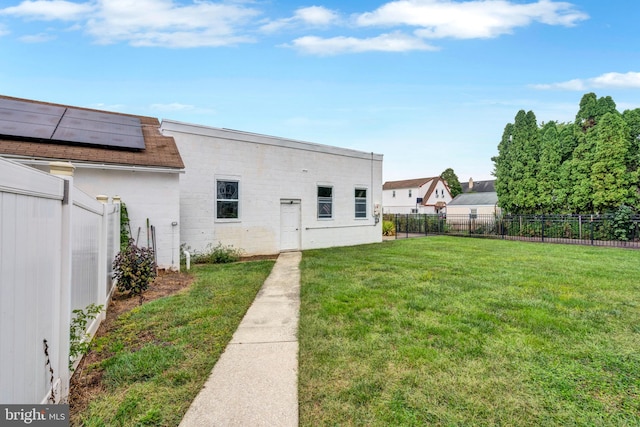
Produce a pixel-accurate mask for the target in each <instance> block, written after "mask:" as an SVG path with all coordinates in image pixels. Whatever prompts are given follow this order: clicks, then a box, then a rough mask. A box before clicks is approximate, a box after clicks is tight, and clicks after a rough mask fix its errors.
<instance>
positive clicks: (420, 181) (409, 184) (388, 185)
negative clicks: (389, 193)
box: [382, 177, 439, 190]
mask: <svg viewBox="0 0 640 427" xmlns="http://www.w3.org/2000/svg"><path fill="white" fill-rule="evenodd" d="M436 178H439V177H431V178H415V179H405V180H402V181H387V182H385V183H384V184H383V185H382V189H383V190H397V189H400V188H418V187H422V186H423V185H424V184H426V183H428V182H429V181H432V180H435V179H436Z"/></svg>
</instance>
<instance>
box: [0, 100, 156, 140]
mask: <svg viewBox="0 0 640 427" xmlns="http://www.w3.org/2000/svg"><path fill="white" fill-rule="evenodd" d="M0 135H5V136H11V137H25V138H33V139H38V140H40V141H42V140H44V142H71V143H77V144H89V145H99V146H106V147H117V148H129V149H137V150H143V149H144V148H145V144H144V136H143V133H142V125H141V122H140V119H139V118H137V117H130V116H123V115H118V114H109V113H101V112H97V111H86V110H79V109H77V108H64V107H57V106H51V105H45V104H37V103H31V102H24V101H16V100H11V99H1V98H0Z"/></svg>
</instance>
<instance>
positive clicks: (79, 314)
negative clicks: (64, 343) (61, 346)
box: [69, 304, 103, 369]
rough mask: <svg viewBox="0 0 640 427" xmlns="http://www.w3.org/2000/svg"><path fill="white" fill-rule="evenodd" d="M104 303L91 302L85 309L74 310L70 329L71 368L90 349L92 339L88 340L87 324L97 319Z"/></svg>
mask: <svg viewBox="0 0 640 427" xmlns="http://www.w3.org/2000/svg"><path fill="white" fill-rule="evenodd" d="M102 308H103V306H102V305H95V304H89V305H88V306H87V308H85V309H84V310H81V309H78V310H73V312H72V313H73V318H72V319H71V328H70V330H69V344H70V347H69V369H72V367H73V362H74V361H75V360H76V359H77V358H78V357H79V356H84V355H85V354H87V352H88V351H89V346H90V345H91V342H90V341H87V339H86V338H87V324H88V323H89V322H90V321H91V320H93V319H95V318H96V317H97V316H98V314H100V312H101V311H102Z"/></svg>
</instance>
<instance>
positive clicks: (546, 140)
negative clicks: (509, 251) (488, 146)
mask: <svg viewBox="0 0 640 427" xmlns="http://www.w3.org/2000/svg"><path fill="white" fill-rule="evenodd" d="M492 160H493V162H494V166H495V168H494V172H493V173H494V175H495V176H496V191H497V192H498V200H499V205H500V207H502V208H503V209H504V210H505V211H507V212H511V213H534V212H567V213H593V212H596V211H597V212H604V211H609V210H613V209H617V208H618V207H619V206H621V205H623V204H626V205H631V206H633V207H634V208H636V209H637V208H638V204H639V203H640V191H639V190H638V188H639V187H640V109H636V110H628V111H625V112H624V113H623V114H620V113H619V112H618V111H617V110H616V104H615V102H614V101H613V99H612V98H611V97H609V96H606V97H601V98H598V97H596V95H595V94H594V93H587V94H585V95H584V96H583V97H582V99H581V100H580V107H579V110H578V113H577V114H576V119H575V122H574V123H564V124H558V123H555V122H550V123H547V124H546V125H544V126H543V127H542V128H540V127H538V125H537V123H536V118H535V115H534V113H533V112H531V111H529V112H527V113H525V112H524V110H521V111H519V112H518V114H516V117H515V121H514V123H513V124H512V123H509V124H508V125H507V126H506V127H505V130H504V133H503V135H502V140H501V141H500V143H499V144H498V155H497V156H495V157H493V158H492Z"/></svg>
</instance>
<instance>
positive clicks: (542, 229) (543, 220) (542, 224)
mask: <svg viewBox="0 0 640 427" xmlns="http://www.w3.org/2000/svg"><path fill="white" fill-rule="evenodd" d="M540 218H542V230H541V231H542V243H544V214H542V216H541V217H540Z"/></svg>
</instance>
